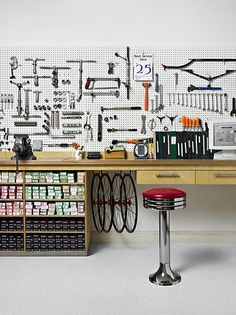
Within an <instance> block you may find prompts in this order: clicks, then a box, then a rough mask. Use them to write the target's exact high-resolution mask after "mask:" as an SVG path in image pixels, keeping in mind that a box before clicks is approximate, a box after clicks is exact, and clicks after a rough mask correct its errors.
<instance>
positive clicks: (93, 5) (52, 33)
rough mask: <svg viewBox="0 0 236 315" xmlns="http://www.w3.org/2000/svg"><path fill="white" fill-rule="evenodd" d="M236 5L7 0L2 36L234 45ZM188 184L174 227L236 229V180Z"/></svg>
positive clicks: (142, 223) (17, 43) (29, 41)
mask: <svg viewBox="0 0 236 315" xmlns="http://www.w3.org/2000/svg"><path fill="white" fill-rule="evenodd" d="M235 12H236V2H235V1H234V0H225V1H222V0H221V1H220V0H198V1H196V0H194V1H193V0H178V1H170V0H165V1H163V0H162V1H158V0H146V1H143V0H116V1H114V0H90V1H81V0H67V1H65V0H64V1H63V0H47V1H46V0H39V1H35V0H20V1H19V0H11V1H6V0H4V1H3V0H1V6H0V34H1V36H0V39H1V46H2V47H10V46H12V47H32V46H33V47H41V46H43V47H46V46H48V47H88V46H92V47H98V46H100V47H102V46H103V47H111V46H119V47H121V46H126V45H129V46H142V47H145V46H147V47H149V46H150V47H158V46H159V47H162V46H170V47H220V46H221V47H235V46H236V35H235V29H236V19H235ZM146 188H147V186H140V187H138V191H139V193H140V194H141V192H142V191H143V190H144V189H146ZM182 188H184V189H185V190H186V191H187V193H188V208H187V209H185V210H182V211H179V212H175V213H173V220H172V221H173V222H172V228H173V229H174V230H177V231H180V230H185V231H186V230H189V231H201V230H203V231H207V230H209V231H216V230H219V231H224V230H225V231H236V208H235V199H234V198H235V188H234V187H232V186H218V187H207V186H199V187H196V186H195V187H194V186H188V187H187V186H185V187H182ZM154 216H155V218H154ZM156 228H157V216H156V214H154V213H152V212H151V211H148V210H144V209H142V208H141V209H140V218H139V224H138V230H140V231H143V230H156Z"/></svg>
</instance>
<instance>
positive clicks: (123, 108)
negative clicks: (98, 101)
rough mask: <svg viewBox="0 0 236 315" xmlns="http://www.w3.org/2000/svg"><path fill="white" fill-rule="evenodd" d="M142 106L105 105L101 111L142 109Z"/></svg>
mask: <svg viewBox="0 0 236 315" xmlns="http://www.w3.org/2000/svg"><path fill="white" fill-rule="evenodd" d="M141 109H142V107H140V106H130V107H103V106H101V112H104V111H105V110H132V111H133V110H141Z"/></svg>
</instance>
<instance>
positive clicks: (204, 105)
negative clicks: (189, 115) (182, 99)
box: [202, 94, 206, 111]
mask: <svg viewBox="0 0 236 315" xmlns="http://www.w3.org/2000/svg"><path fill="white" fill-rule="evenodd" d="M202 110H203V111H205V110H206V94H203V109H202Z"/></svg>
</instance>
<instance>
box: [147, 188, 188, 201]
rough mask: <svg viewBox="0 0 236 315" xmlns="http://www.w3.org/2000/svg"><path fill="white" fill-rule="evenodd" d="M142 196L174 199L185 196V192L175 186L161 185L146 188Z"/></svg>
mask: <svg viewBox="0 0 236 315" xmlns="http://www.w3.org/2000/svg"><path fill="white" fill-rule="evenodd" d="M143 197H144V198H150V199H175V198H183V197H186V193H185V192H184V191H182V190H180V189H176V188H169V187H161V188H152V189H149V190H146V191H145V192H144V193H143Z"/></svg>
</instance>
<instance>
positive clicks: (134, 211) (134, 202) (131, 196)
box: [123, 173, 138, 233]
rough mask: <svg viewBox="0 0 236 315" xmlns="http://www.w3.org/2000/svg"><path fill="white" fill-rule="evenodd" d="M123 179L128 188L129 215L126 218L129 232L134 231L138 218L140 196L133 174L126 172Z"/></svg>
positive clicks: (126, 226)
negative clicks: (138, 195) (138, 196)
mask: <svg viewBox="0 0 236 315" xmlns="http://www.w3.org/2000/svg"><path fill="white" fill-rule="evenodd" d="M123 180H124V183H125V189H126V206H127V215H126V220H125V229H126V231H127V232H129V233H133V232H134V230H135V228H136V225H137V220H138V198H137V193H136V187H135V183H134V180H133V177H132V176H131V174H129V173H126V174H124V175H123Z"/></svg>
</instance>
